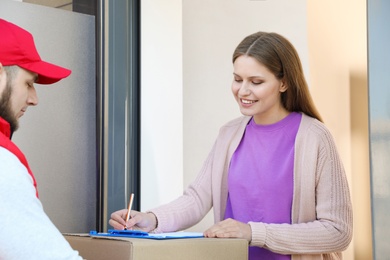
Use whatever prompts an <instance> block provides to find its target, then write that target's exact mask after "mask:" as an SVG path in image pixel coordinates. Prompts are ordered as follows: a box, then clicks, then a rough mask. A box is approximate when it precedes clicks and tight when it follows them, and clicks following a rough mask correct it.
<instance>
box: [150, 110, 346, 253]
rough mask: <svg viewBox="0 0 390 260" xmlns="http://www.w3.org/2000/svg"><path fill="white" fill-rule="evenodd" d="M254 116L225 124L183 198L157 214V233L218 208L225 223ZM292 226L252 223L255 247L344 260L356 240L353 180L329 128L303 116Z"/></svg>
mask: <svg viewBox="0 0 390 260" xmlns="http://www.w3.org/2000/svg"><path fill="white" fill-rule="evenodd" d="M249 120H250V117H246V116H243V117H240V118H237V119H235V120H233V121H231V122H229V123H227V124H226V125H224V126H223V127H222V128H221V130H220V133H219V136H218V138H217V140H216V142H215V144H214V146H213V148H212V150H211V152H210V154H209V155H208V157H207V159H206V161H205V162H204V164H203V167H202V169H201V171H200V172H199V174H198V176H197V178H196V179H195V180H194V181H193V182H192V183H191V184H190V185H189V187H188V188H187V189H186V190H185V191H184V194H183V195H182V196H180V197H179V198H178V199H176V200H174V201H172V202H170V203H168V204H166V205H163V206H160V207H158V208H155V209H153V210H151V211H152V212H153V213H154V214H155V215H156V216H157V219H158V227H157V229H156V230H155V232H169V231H177V230H182V229H186V228H188V227H191V226H193V225H194V224H196V223H198V222H199V221H200V220H201V219H202V218H203V217H204V216H205V215H206V214H207V212H208V211H209V210H210V209H211V208H213V211H214V221H215V222H219V221H221V220H223V218H224V212H225V208H226V200H227V193H228V190H227V189H228V187H227V174H228V169H229V164H230V159H231V157H232V155H233V153H234V151H235V150H236V148H237V146H238V144H239V143H240V141H241V138H242V136H243V133H244V131H245V127H246V125H247V123H248V122H249ZM294 162H295V163H294V195H293V205H292V220H291V222H292V224H266V223H261V222H249V224H250V226H251V228H252V241H251V243H250V245H251V246H259V247H264V248H268V249H269V250H271V251H273V252H277V253H280V254H291V255H293V257H292V259H294V260H296V259H341V253H340V252H341V251H343V250H345V249H346V248H347V247H348V245H349V243H350V241H351V239H352V205H351V201H350V194H349V188H348V182H347V178H346V175H345V172H344V168H343V165H342V163H341V160H340V158H339V155H338V153H337V150H336V146H335V143H334V140H333V138H332V136H331V134H330V132H329V131H328V130H327V128H326V127H325V126H324V125H323V124H322V123H321V122H319V121H318V120H316V119H313V118H311V117H308V116H306V115H304V114H303V115H302V121H301V124H300V126H299V130H298V133H297V137H296V141H295V158H294Z"/></svg>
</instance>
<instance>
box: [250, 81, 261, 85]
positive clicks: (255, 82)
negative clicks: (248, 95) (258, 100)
mask: <svg viewBox="0 0 390 260" xmlns="http://www.w3.org/2000/svg"><path fill="white" fill-rule="evenodd" d="M261 83H263V82H262V81H252V84H253V85H260V84H261Z"/></svg>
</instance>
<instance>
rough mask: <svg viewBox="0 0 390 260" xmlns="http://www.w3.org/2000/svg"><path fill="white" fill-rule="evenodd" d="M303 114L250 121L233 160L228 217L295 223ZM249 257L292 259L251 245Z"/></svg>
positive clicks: (229, 181)
mask: <svg viewBox="0 0 390 260" xmlns="http://www.w3.org/2000/svg"><path fill="white" fill-rule="evenodd" d="M301 118H302V115H301V114H300V113H296V112H293V113H290V114H289V115H288V116H287V117H285V118H284V119H282V120H281V121H279V122H277V123H275V124H271V125H257V124H256V123H255V122H254V120H253V118H252V119H251V121H250V122H249V123H248V125H247V127H246V130H245V133H244V135H243V137H242V140H241V143H240V145H239V146H238V147H237V150H236V151H235V152H234V154H233V157H232V159H231V161H230V168H229V177H228V190H229V194H228V199H227V205H226V211H225V219H227V218H232V219H235V220H238V221H241V222H244V223H248V222H249V221H253V222H264V223H288V224H291V206H292V199H293V172H294V144H295V137H296V134H297V131H298V128H299V124H300V122H301ZM249 259H250V260H254V259H278V260H281V259H291V256H290V255H281V254H277V253H274V252H271V251H269V250H267V249H265V248H260V247H250V248H249Z"/></svg>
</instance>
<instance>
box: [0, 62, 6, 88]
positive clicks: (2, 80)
mask: <svg viewBox="0 0 390 260" xmlns="http://www.w3.org/2000/svg"><path fill="white" fill-rule="evenodd" d="M6 83H7V75H6V72H5V69H4V66H3V64H1V62H0V94H1V93H3V89H5V86H6Z"/></svg>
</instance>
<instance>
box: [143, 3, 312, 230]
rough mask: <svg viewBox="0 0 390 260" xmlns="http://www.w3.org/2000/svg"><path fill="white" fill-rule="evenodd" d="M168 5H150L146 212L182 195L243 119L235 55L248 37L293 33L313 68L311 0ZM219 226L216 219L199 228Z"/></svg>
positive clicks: (146, 10) (146, 11) (146, 19)
mask: <svg viewBox="0 0 390 260" xmlns="http://www.w3.org/2000/svg"><path fill="white" fill-rule="evenodd" d="M161 2H162V1H158V0H144V1H142V28H141V30H142V77H141V79H142V83H141V84H142V98H141V102H142V105H141V110H142V119H141V120H142V123H141V124H142V143H141V149H142V154H141V156H142V162H141V169H142V177H141V181H142V186H141V188H142V191H141V192H142V201H141V204H142V209H143V210H146V209H149V208H150V207H152V206H157V205H159V204H160V203H164V202H168V201H169V200H171V199H173V198H175V197H176V196H178V195H180V194H181V193H182V190H183V188H185V187H186V186H187V185H188V184H189V183H190V182H191V181H192V180H193V179H194V178H195V176H196V174H197V173H198V171H199V170H200V168H201V166H202V164H203V160H204V159H205V158H206V156H207V154H208V152H209V150H210V149H211V146H212V144H213V142H214V140H215V138H216V136H217V133H218V130H219V128H220V127H221V126H222V124H224V123H225V122H226V121H228V120H230V119H233V118H234V117H236V116H239V115H240V114H239V110H238V108H237V105H236V103H235V101H234V99H233V97H232V95H231V92H230V84H231V80H232V62H231V55H232V53H233V50H234V48H235V47H236V45H237V44H238V43H239V42H240V41H241V40H242V39H243V38H244V37H245V36H247V35H249V34H251V33H254V32H256V31H260V30H263V31H275V32H278V33H281V34H283V35H285V36H286V37H287V38H289V39H290V40H291V41H292V43H293V44H294V45H295V46H296V48H297V50H298V52H299V54H300V55H301V58H302V62H303V65H304V68H305V70H306V71H307V70H308V53H307V50H308V48H307V28H306V16H307V14H306V0H295V1H290V0H272V1H250V0H245V1H237V0H234V1H233V0H231V1H226V0H213V1H209V0H197V1H191V0H183V1H179V0H170V1H163V2H164V3H161ZM181 15H182V17H181ZM151 191H154V192H151ZM211 224H212V218H211V216H210V215H209V216H208V217H207V218H206V219H205V220H204V221H203V222H202V223H201V224H199V225H198V226H196V227H194V228H193V230H197V231H202V230H203V229H205V228H207V227H208V226H209V225H211Z"/></svg>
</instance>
